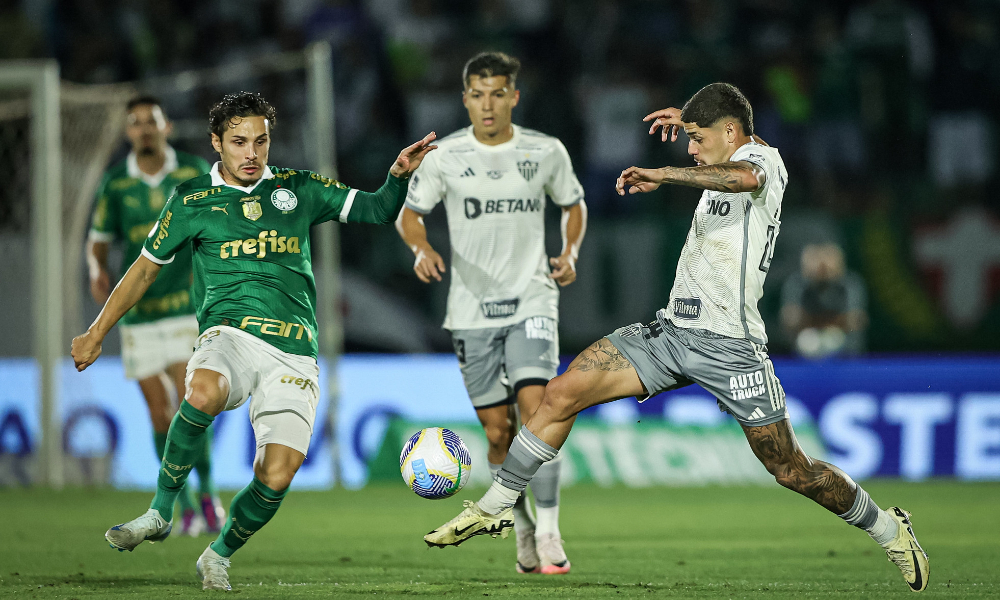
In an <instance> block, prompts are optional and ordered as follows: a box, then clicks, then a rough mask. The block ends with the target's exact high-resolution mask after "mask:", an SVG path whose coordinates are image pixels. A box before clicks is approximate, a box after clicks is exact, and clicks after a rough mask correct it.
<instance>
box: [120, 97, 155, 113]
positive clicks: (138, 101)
mask: <svg viewBox="0 0 1000 600" xmlns="http://www.w3.org/2000/svg"><path fill="white" fill-rule="evenodd" d="M136 106H159V107H160V108H161V109H162V108H163V105H161V104H160V99H159V98H157V97H156V96H150V95H145V96H136V97H135V98H132V99H131V100H129V101H128V104H126V105H125V112H127V113H128V112H132V109H133V108H135V107H136Z"/></svg>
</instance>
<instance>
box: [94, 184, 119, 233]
mask: <svg viewBox="0 0 1000 600" xmlns="http://www.w3.org/2000/svg"><path fill="white" fill-rule="evenodd" d="M110 181H111V175H110V174H105V175H104V179H103V180H101V186H100V187H99V188H98V189H97V199H96V200H95V201H94V212H93V214H92V215H91V221H90V239H92V240H94V241H97V242H110V241H113V240H114V239H115V238H116V237H119V236H120V235H121V209H120V207H119V203H118V202H117V201H116V200H117V199H116V198H114V197H112V196H111V194H110V193H109V190H108V184H109V183H110Z"/></svg>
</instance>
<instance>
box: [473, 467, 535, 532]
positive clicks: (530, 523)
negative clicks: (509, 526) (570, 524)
mask: <svg viewBox="0 0 1000 600" xmlns="http://www.w3.org/2000/svg"><path fill="white" fill-rule="evenodd" d="M489 465H490V474H492V475H493V479H494V480H496V478H497V471H499V470H500V467H501V466H502V465H495V464H493V463H489ZM480 508H482V507H481V506H480ZM513 511H514V531H518V532H520V531H527V530H529V529H534V528H535V517H533V516H532V515H531V505H530V504H529V503H528V499H527V498H526V497H525V495H524V494H523V493H522V494H521V496H520V497H519V498H518V499H517V502H515V503H514V508H513Z"/></svg>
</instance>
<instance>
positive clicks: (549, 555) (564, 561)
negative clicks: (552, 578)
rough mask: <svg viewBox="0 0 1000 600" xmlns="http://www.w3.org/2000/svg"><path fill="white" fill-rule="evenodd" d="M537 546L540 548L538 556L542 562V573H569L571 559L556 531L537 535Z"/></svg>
mask: <svg viewBox="0 0 1000 600" xmlns="http://www.w3.org/2000/svg"><path fill="white" fill-rule="evenodd" d="M535 547H536V548H538V558H539V560H540V561H541V564H542V573H545V574H546V575H565V574H566V573H569V568H570V564H569V559H568V558H566V551H565V550H563V545H562V538H560V537H559V536H558V535H556V534H554V533H543V534H541V535H538V536H536V537H535Z"/></svg>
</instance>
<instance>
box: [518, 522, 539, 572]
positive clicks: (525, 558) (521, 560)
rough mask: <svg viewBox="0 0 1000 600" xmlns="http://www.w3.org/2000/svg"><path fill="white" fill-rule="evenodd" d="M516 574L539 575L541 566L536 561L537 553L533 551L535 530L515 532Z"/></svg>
mask: <svg viewBox="0 0 1000 600" xmlns="http://www.w3.org/2000/svg"><path fill="white" fill-rule="evenodd" d="M514 533H515V534H517V565H516V568H517V572H518V573H541V572H542V569H541V565H540V564H539V560H538V551H537V550H535V528H534V527H532V528H531V529H525V530H524V531H517V529H516V528H515V529H514Z"/></svg>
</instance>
